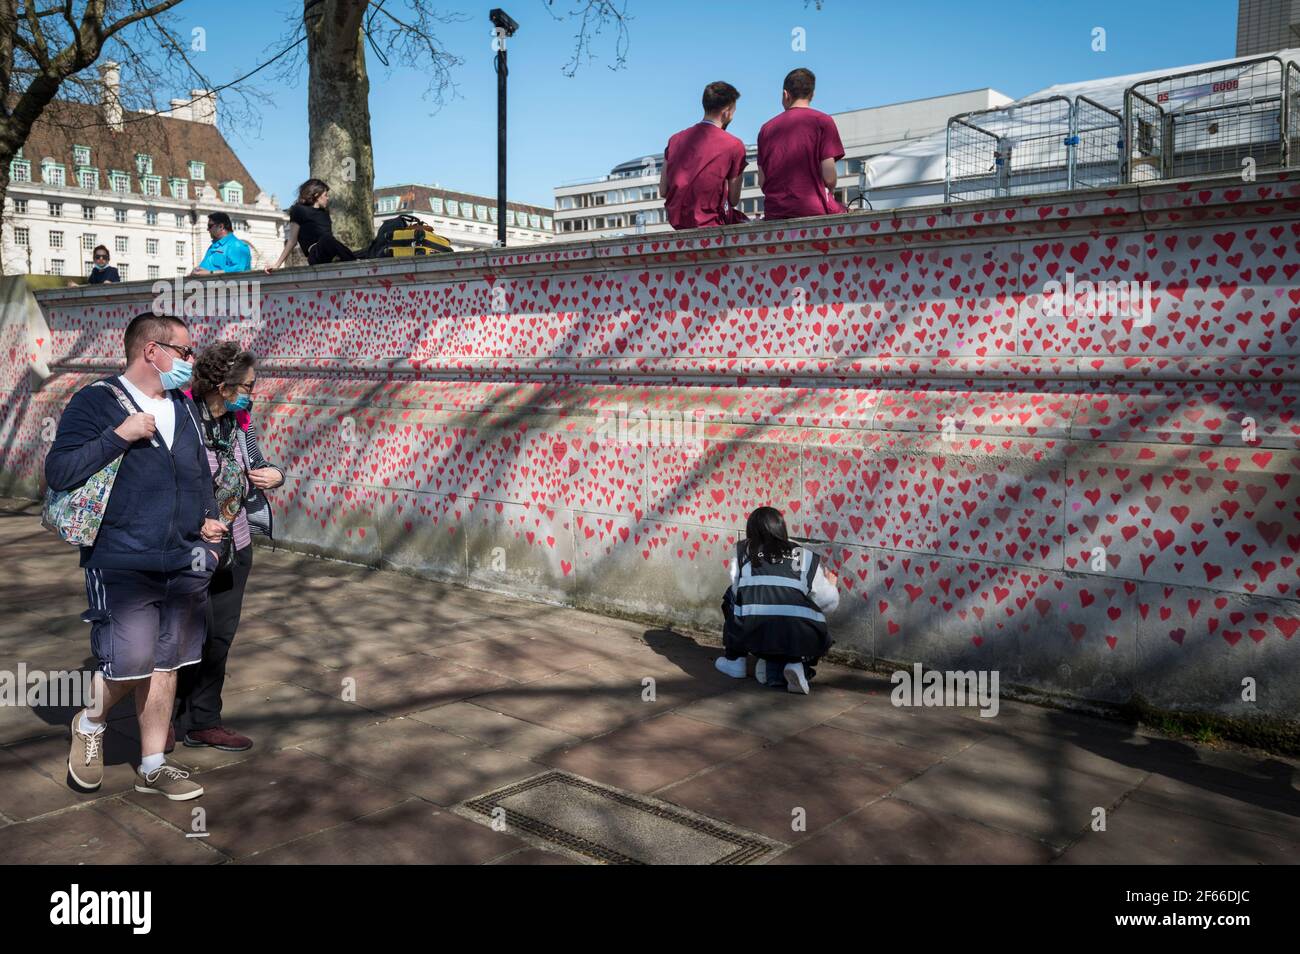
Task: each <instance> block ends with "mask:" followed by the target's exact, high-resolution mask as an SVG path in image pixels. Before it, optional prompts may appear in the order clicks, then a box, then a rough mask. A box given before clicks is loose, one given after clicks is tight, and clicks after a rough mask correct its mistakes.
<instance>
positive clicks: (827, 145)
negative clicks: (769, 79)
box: [758, 68, 848, 219]
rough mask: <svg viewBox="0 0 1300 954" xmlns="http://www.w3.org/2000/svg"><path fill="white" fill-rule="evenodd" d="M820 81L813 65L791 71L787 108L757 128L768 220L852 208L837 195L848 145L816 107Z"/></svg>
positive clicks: (784, 105)
mask: <svg viewBox="0 0 1300 954" xmlns="http://www.w3.org/2000/svg"><path fill="white" fill-rule="evenodd" d="M816 85H817V78H816V77H815V76H813V74H812V71H811V70H805V69H802V68H801V69H797V70H791V71H790V72H789V74H787V75H786V78H785V83H784V84H783V88H782V90H781V108H782V109H783V110H784V111H783V112H782V113H780V114H779V115H777V116H776V117H775V118H773V119H769V120H768V121H767V122H766V123H764V124H763V128H762V129H761V130H759V133H758V183H759V185H760V186H762V188H763V200H764V201H763V218H764V219H796V218H799V217H800V216H804V215H831V214H834V213H836V212H847V211H848V209H846V208H845V207H844V205H843V204H841V203H840V201H839V200H838V199H836V198H835V184H836V181H837V176H836V172H835V162H836V160H837V159H843V158H844V146H843V145H841V144H840V133H839V130H838V129H836V128H835V120H833V119H831V117H829V116H827V115H826V114H825V113H823V112H819V111H818V110H816V109H813V108H812V105H811V104H812V98H813V90H814V88H815V87H816Z"/></svg>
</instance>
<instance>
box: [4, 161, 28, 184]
mask: <svg viewBox="0 0 1300 954" xmlns="http://www.w3.org/2000/svg"><path fill="white" fill-rule="evenodd" d="M9 181H10V182H31V181H32V164H31V161H30V160H28V159H14V160H13V161H12V162H10V163H9Z"/></svg>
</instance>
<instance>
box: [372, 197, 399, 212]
mask: <svg viewBox="0 0 1300 954" xmlns="http://www.w3.org/2000/svg"><path fill="white" fill-rule="evenodd" d="M375 211H377V212H380V213H384V212H396V211H397V196H395V195H385V196H380V197H379V201H378V202H376V203H375Z"/></svg>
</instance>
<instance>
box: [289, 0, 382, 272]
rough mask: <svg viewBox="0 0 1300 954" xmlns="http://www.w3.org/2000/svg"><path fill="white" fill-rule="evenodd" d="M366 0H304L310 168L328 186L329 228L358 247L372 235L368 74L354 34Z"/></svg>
mask: <svg viewBox="0 0 1300 954" xmlns="http://www.w3.org/2000/svg"><path fill="white" fill-rule="evenodd" d="M367 7H368V4H367V2H366V0H305V2H304V18H305V20H306V26H307V67H308V72H309V76H308V80H307V121H308V125H309V128H310V137H309V142H310V147H309V148H310V155H309V157H308V165H309V168H310V169H311V175H312V177H314V178H317V179H324V180H325V182H327V183H329V187H330V216H331V219H332V221H333V223H334V234H335V235H336V236H337V237H338V239H339V241H341V242H342V243H343V244H344V245H347V246H349V247H350V248H360V247H362V246H364V245H368V244H369V243H370V240H371V239H372V238H374V235H375V229H374V216H373V213H372V211H371V210H372V208H373V203H374V198H373V192H374V181H375V164H374V153H373V151H372V149H371V143H370V101H369V100H370V79H369V77H367V75H366V50H365V40H364V38H363V36H362V33H361V20H362V16H363V15H364V14H365V11H366V9H367Z"/></svg>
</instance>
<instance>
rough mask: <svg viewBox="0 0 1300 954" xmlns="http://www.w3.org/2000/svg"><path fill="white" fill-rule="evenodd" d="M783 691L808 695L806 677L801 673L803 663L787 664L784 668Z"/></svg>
mask: <svg viewBox="0 0 1300 954" xmlns="http://www.w3.org/2000/svg"><path fill="white" fill-rule="evenodd" d="M785 691H786V692H802V693H803V694H804V695H805V696H806V695H808V691H809V690H808V675H807V673H805V672H804V671H803V663H801V662H797V663H787V664H786V667H785Z"/></svg>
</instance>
